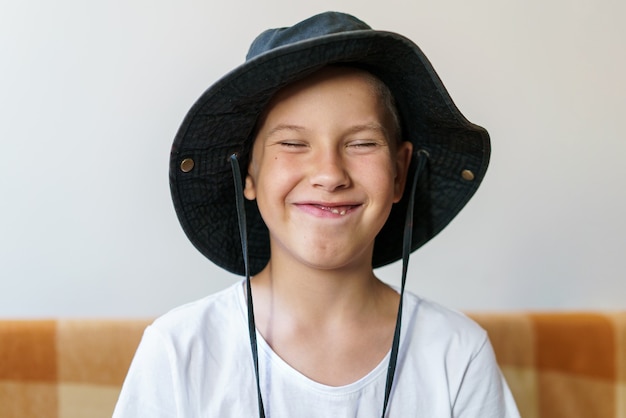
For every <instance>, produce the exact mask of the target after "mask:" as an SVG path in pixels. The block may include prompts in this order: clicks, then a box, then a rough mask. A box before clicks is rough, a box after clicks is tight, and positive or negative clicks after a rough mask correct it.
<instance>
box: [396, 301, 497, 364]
mask: <svg viewBox="0 0 626 418" xmlns="http://www.w3.org/2000/svg"><path fill="white" fill-rule="evenodd" d="M404 303H405V305H406V307H405V310H404V313H403V315H406V316H405V317H406V320H405V319H403V327H405V330H406V333H407V338H408V339H409V340H411V339H419V340H420V341H421V343H420V345H423V344H425V343H427V344H428V345H429V346H432V347H439V348H440V349H441V350H443V351H448V350H451V349H452V350H455V351H456V350H457V349H463V350H469V351H470V352H477V351H479V350H480V349H481V348H482V346H483V345H485V343H486V342H488V337H487V333H486V331H485V330H484V329H483V328H481V327H480V325H478V324H477V323H476V322H475V321H474V320H472V319H471V318H469V317H468V316H467V315H465V314H464V313H462V312H459V311H457V310H454V309H450V308H447V307H445V306H443V305H441V304H439V303H437V302H434V301H431V300H429V299H425V298H422V297H420V296H417V295H415V294H413V293H410V292H406V293H405V300H404Z"/></svg>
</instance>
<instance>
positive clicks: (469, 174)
mask: <svg viewBox="0 0 626 418" xmlns="http://www.w3.org/2000/svg"><path fill="white" fill-rule="evenodd" d="M461 177H462V178H463V180H467V181H473V180H474V179H475V178H476V176H474V172H473V171H472V170H467V169H465V170H463V171H461Z"/></svg>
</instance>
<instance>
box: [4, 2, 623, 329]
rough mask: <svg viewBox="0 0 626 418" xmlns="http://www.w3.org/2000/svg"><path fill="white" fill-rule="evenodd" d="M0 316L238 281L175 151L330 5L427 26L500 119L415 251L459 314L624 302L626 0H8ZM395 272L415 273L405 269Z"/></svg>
mask: <svg viewBox="0 0 626 418" xmlns="http://www.w3.org/2000/svg"><path fill="white" fill-rule="evenodd" d="M1 9H2V10H1V12H0V74H1V75H0V141H1V143H0V316H2V317H58V316H61V317H63V316H90V317H93V316H155V315H159V314H161V313H163V312H165V311H166V310H168V309H170V308H172V307H174V306H176V305H179V304H182V303H185V302H187V301H190V300H193V299H196V298H199V297H201V296H203V295H205V294H207V293H210V292H213V291H215V290H218V289H220V288H223V287H224V286H227V285H228V284H230V283H232V282H233V280H236V277H234V276H230V275H228V274H225V273H223V272H222V271H221V270H219V269H218V268H216V267H214V266H213V265H212V264H211V263H210V262H208V261H206V260H205V259H203V257H202V256H201V255H200V254H199V253H197V252H196V250H195V249H194V248H193V247H192V246H191V244H190V243H189V242H188V241H187V239H186V238H185V236H184V235H183V232H182V230H181V229H180V227H179V225H178V222H177V220H176V217H175V214H174V211H173V208H172V205H171V202H170V197H169V188H168V179H167V167H168V154H169V147H170V144H171V141H172V138H173V137H174V134H175V132H176V130H177V128H178V126H179V124H180V122H181V121H182V118H183V116H184V114H185V113H186V111H187V110H188V108H189V107H190V106H191V104H192V103H193V102H194V100H195V99H196V98H197V97H198V96H199V94H200V93H201V92H202V91H203V90H204V89H205V88H207V87H208V86H209V85H210V84H211V83H212V82H214V81H215V80H217V79H218V78H219V77H220V76H221V75H223V74H224V73H226V72H227V71H229V70H230V69H232V68H233V67H234V66H236V65H238V64H239V63H241V62H242V60H243V57H244V54H245V51H246V50H247V47H248V44H249V42H250V41H251V40H252V39H253V38H254V36H256V34H258V33H259V32H260V31H261V30H263V29H265V28H268V27H276V26H283V25H289V24H292V23H295V22H296V21H298V20H301V19H302V18H305V17H307V16H309V15H311V14H313V13H316V12H320V11H324V10H327V9H337V10H342V11H348V12H351V13H353V14H355V15H357V16H359V17H360V18H362V19H363V20H365V21H366V22H368V23H369V24H370V25H372V26H373V27H375V28H377V29H386V30H392V31H397V32H400V33H402V34H404V35H407V36H409V37H410V38H412V39H413V40H415V42H416V43H417V44H418V45H420V47H421V48H422V49H423V50H424V51H425V53H426V54H427V55H428V56H429V58H430V59H431V61H432V62H433V64H434V66H435V68H436V69H437V71H438V72H439V75H440V76H441V77H442V79H443V80H444V83H445V84H446V86H447V87H448V89H449V91H450V93H451V95H452V97H453V98H454V99H455V101H456V103H457V105H458V106H459V107H460V108H461V110H462V111H463V113H464V114H465V115H466V116H467V117H468V118H469V119H470V120H472V121H474V122H476V123H479V124H481V125H483V126H485V127H487V128H488V129H489V131H490V133H491V136H492V141H493V157H492V164H491V167H490V170H489V173H488V175H487V178H486V180H485V181H484V183H483V186H482V187H481V189H480V190H479V192H478V193H477V195H476V196H475V198H474V200H472V201H471V202H470V204H469V205H468V206H467V208H466V209H465V210H464V211H463V212H462V213H461V215H460V216H459V217H458V218H457V219H456V220H455V221H454V222H453V223H452V224H451V225H450V226H449V227H448V228H447V229H446V230H445V231H444V232H443V233H442V234H441V235H440V236H439V237H437V238H436V239H435V240H434V241H432V242H431V243H429V244H428V245H427V246H426V247H424V248H423V249H422V250H420V251H418V252H417V253H416V254H415V255H414V256H413V258H412V259H411V266H410V276H411V277H410V280H409V282H410V283H409V287H410V289H411V290H413V291H415V292H417V293H419V294H422V295H424V296H426V297H429V298H432V299H435V300H438V301H440V302H442V303H444V304H446V305H449V306H451V307H455V308H459V309H469V310H486V309H489V310H491V309H498V310H501V309H506V310H509V309H619V308H621V309H623V308H626V297H625V296H626V280H625V273H624V270H625V267H626V262H625V261H624V260H625V258H626V238H625V237H624V236H625V235H626V222H625V221H624V214H625V213H626V192H625V190H626V188H625V187H624V186H623V183H624V180H625V179H626V174H625V173H626V164H625V159H626V144H625V141H624V140H625V139H626V138H625V134H624V128H623V126H624V120H625V119H626V87H625V86H626V82H625V81H624V74H626V54H625V53H624V51H626V26H624V25H623V21H624V17H625V16H626V13H625V12H626V3H625V2H622V1H618V0H614V1H612V0H598V1H594V2H592V1H585V2H583V1H573V2H572V1H565V0H556V1H551V2H545V1H538V0H531V1H521V0H518V1H510V2H502V1H496V0H491V1H487V0H483V1H462V0H446V1H438V2H419V1H401V0H386V1H384V2H364V1H359V0H346V1H325V0H318V1H315V2H307V3H305V2H301V3H297V2H291V1H284V0H282V1H281V0H266V1H253V0H232V1H228V2H216V1H202V2H201V1H191V0H184V1H148V0H134V1H89V2H81V1H64V0H56V1H54V2H49V1H43V0H31V1H20V2H18V1H13V2H9V1H7V2H4V4H3V5H2V8H1ZM379 274H380V275H381V276H382V277H383V278H384V279H386V280H389V281H391V282H393V283H397V281H398V277H399V274H400V268H399V266H398V265H394V266H391V267H388V268H384V269H382V270H380V271H379Z"/></svg>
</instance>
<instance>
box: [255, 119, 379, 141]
mask: <svg viewBox="0 0 626 418" xmlns="http://www.w3.org/2000/svg"><path fill="white" fill-rule="evenodd" d="M281 131H296V132H302V131H306V128H305V127H304V126H300V125H292V124H280V125H278V126H275V127H274V128H272V129H271V130H270V131H269V132H268V133H267V135H265V138H269V137H270V136H272V135H274V134H275V133H276V132H281ZM361 131H377V132H381V133H382V134H383V135H385V137H388V136H389V132H388V131H387V129H385V127H384V126H382V125H381V124H380V123H376V122H372V123H365V124H362V125H354V126H351V127H350V128H348V130H347V132H348V133H357V132H361Z"/></svg>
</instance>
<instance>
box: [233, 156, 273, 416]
mask: <svg viewBox="0 0 626 418" xmlns="http://www.w3.org/2000/svg"><path fill="white" fill-rule="evenodd" d="M230 164H231V167H232V169H233V177H234V179H235V200H236V203H237V220H238V222H239V236H240V237H241V252H242V255H243V264H244V268H245V271H246V296H247V300H248V333H249V334H250V348H251V349H252V361H253V362H254V374H255V376H256V391H257V397H258V402H259V417H261V418H265V409H264V408H263V398H262V397H261V380H260V379H259V349H258V346H257V342H256V323H255V322H254V306H253V305H252V288H251V287H250V269H249V264H250V263H249V261H248V233H247V228H246V210H245V207H244V205H243V186H242V181H241V171H239V162H238V161H237V155H235V154H233V155H231V156H230Z"/></svg>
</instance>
